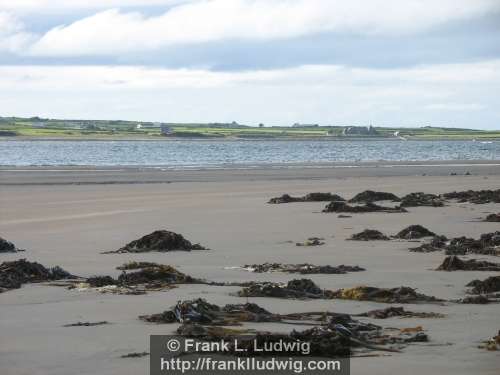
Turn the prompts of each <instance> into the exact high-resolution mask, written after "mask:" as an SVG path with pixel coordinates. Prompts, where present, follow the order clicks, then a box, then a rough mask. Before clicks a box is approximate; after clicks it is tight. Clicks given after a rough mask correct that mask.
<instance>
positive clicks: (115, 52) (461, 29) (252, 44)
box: [0, 0, 500, 130]
mask: <svg viewBox="0 0 500 375" xmlns="http://www.w3.org/2000/svg"><path fill="white" fill-rule="evenodd" d="M0 116H40V117H49V118H72V119H76V118H85V119H126V120H138V121H162V122H232V121H237V122H238V123H242V124H249V125H256V124H259V123H264V124H266V125H291V124H293V123H297V122H298V123H308V124H311V123H314V124H316V123H317V124H321V125H369V124H372V125H374V126H403V127H404V126H447V127H464V128H476V129H494V130H500V0H370V1H366V0H71V1H68V0H15V1H13V0H0Z"/></svg>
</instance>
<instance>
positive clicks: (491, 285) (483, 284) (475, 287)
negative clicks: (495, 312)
mask: <svg viewBox="0 0 500 375" xmlns="http://www.w3.org/2000/svg"><path fill="white" fill-rule="evenodd" d="M466 286H469V287H472V289H471V290H470V293H472V294H488V293H495V292H500V276H490V277H488V278H486V279H484V280H482V281H481V280H473V281H471V282H470V283H469V284H467V285H466Z"/></svg>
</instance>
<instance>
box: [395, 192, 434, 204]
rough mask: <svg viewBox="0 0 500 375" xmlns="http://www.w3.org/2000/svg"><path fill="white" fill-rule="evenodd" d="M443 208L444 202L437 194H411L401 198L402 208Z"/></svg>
mask: <svg viewBox="0 0 500 375" xmlns="http://www.w3.org/2000/svg"><path fill="white" fill-rule="evenodd" d="M419 206H428V207H442V206H444V203H443V200H442V199H441V198H440V197H439V196H437V195H435V194H426V193H422V192H418V193H410V194H407V195H405V196H404V197H403V198H401V207H419Z"/></svg>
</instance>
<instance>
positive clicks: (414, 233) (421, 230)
mask: <svg viewBox="0 0 500 375" xmlns="http://www.w3.org/2000/svg"><path fill="white" fill-rule="evenodd" d="M435 235H436V233H434V232H431V231H430V230H429V229H427V228H425V227H423V226H422V225H418V224H417V225H410V226H409V227H406V228H405V229H403V230H401V231H400V232H398V234H396V235H395V236H394V237H395V238H400V239H403V240H413V239H417V238H422V237H431V236H435Z"/></svg>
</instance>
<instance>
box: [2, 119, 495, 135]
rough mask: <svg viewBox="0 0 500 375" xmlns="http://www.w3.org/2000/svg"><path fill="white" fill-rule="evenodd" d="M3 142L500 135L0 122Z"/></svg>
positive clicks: (428, 129) (440, 130)
mask: <svg viewBox="0 0 500 375" xmlns="http://www.w3.org/2000/svg"><path fill="white" fill-rule="evenodd" d="M0 138H1V139H23V138H24V139H25V138H29V139H164V138H221V139H233V138H237V139H345V138H369V139H391V138H392V139H397V138H404V139H408V140H411V139H419V140H433V139H449V140H453V139H456V140H462V139H478V140H498V139H500V130H498V131H486V130H474V129H460V128H444V127H430V126H425V127H414V128H398V127H373V128H370V127H356V126H319V125H300V124H295V125H293V126H264V125H260V126H259V127H255V126H247V125H240V124H238V123H236V122H233V123H199V124H195V123H193V124H183V123H153V122H142V121H122V120H116V121H110V120H58V119H43V118H39V117H32V118H21V117H0Z"/></svg>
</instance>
